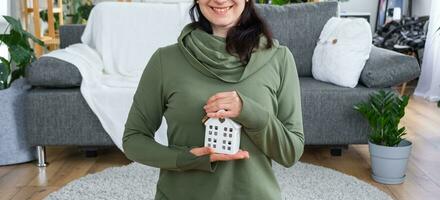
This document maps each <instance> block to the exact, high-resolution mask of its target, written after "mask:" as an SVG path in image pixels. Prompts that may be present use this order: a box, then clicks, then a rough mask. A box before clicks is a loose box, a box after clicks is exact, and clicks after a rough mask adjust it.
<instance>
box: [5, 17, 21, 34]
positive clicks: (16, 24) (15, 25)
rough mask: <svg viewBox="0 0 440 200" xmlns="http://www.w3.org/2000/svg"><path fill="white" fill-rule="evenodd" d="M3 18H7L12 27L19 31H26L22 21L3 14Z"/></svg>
mask: <svg viewBox="0 0 440 200" xmlns="http://www.w3.org/2000/svg"><path fill="white" fill-rule="evenodd" d="M3 18H5V20H6V21H7V22H8V23H9V24H10V25H11V28H12V29H13V30H15V31H17V32H19V33H22V32H24V30H23V28H22V26H21V23H20V21H18V20H17V19H15V18H13V17H11V16H3Z"/></svg>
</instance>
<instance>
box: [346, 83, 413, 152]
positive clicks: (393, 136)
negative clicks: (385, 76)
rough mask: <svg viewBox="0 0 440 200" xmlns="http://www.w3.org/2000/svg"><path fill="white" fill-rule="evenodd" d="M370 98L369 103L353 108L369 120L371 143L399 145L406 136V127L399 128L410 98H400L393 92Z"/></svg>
mask: <svg viewBox="0 0 440 200" xmlns="http://www.w3.org/2000/svg"><path fill="white" fill-rule="evenodd" d="M369 96H370V98H369V101H367V102H361V103H357V104H355V106H353V108H354V109H355V110H357V111H358V112H360V113H361V114H362V116H363V117H365V118H366V119H367V120H368V123H369V125H370V128H371V133H370V135H369V139H370V141H371V142H373V143H375V144H379V145H387V146H395V145H397V144H399V143H400V141H401V140H402V139H403V138H402V137H403V136H404V135H405V134H406V133H405V127H402V128H399V127H398V126H399V122H400V119H401V118H402V117H403V116H404V115H405V107H406V106H407V105H408V100H409V97H408V96H403V97H399V96H398V95H397V94H396V93H395V92H393V91H386V92H385V91H384V90H379V91H377V92H375V93H372V94H370V95H369Z"/></svg>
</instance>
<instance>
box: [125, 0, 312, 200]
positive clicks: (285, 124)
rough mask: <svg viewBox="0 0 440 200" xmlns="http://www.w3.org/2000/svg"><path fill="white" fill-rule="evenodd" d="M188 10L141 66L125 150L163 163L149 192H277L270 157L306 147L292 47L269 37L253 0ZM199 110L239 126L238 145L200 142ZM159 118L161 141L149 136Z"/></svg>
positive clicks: (193, 199)
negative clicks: (169, 41) (164, 140)
mask: <svg viewBox="0 0 440 200" xmlns="http://www.w3.org/2000/svg"><path fill="white" fill-rule="evenodd" d="M196 12H197V13H196ZM190 14H191V18H192V20H193V23H190V24H188V25H186V26H185V27H184V28H183V30H182V32H181V34H180V36H179V38H178V42H177V43H176V44H173V45H170V46H166V47H162V48H159V49H158V50H157V51H156V52H155V53H154V54H153V55H152V57H151V59H150V61H149V62H148V64H147V67H146V68H145V71H144V73H143V75H142V78H141V80H140V82H139V86H138V88H137V91H136V93H135V96H134V99H133V105H132V107H131V109H130V113H129V116H128V119H127V122H126V125H125V132H124V137H123V148H124V151H125V154H126V156H127V157H128V158H129V159H131V160H134V161H136V162H139V163H142V164H145V165H149V166H153V167H158V168H160V169H161V170H160V177H159V180H158V183H157V191H156V196H155V199H168V200H176V199H177V200H186V199H188V200H198V199H203V200H207V199H211V200H216V199H222V200H224V199H234V200H236V199H246V200H249V199H261V200H271V199H281V192H280V188H279V185H278V183H277V181H276V179H275V176H274V174H273V171H272V168H271V167H272V163H271V160H274V161H276V162H278V163H280V164H282V165H283V166H285V167H290V166H292V165H293V164H294V163H295V162H297V161H298V159H299V158H300V156H301V155H302V153H303V148H304V134H303V127H302V117H301V102H300V89H299V80H298V75H297V71H296V66H295V63H294V59H293V56H292V53H291V52H290V51H289V49H288V48H287V47H285V46H281V45H279V43H278V41H277V40H275V39H272V38H271V35H270V32H269V31H268V28H267V26H266V25H265V24H264V23H263V21H262V20H261V19H260V17H258V16H257V14H256V12H255V10H254V4H253V2H252V0H251V1H248V0H198V1H196V2H195V4H194V6H193V7H192V8H191V10H190ZM195 14H198V16H199V19H198V21H195V16H194V15H195ZM219 110H224V112H218V111H219ZM205 115H206V116H208V117H213V118H224V117H228V118H231V119H233V120H234V121H236V122H238V123H240V124H241V125H242V133H241V138H240V148H241V150H240V151H239V152H238V153H236V154H234V155H226V154H217V153H214V152H213V150H212V149H211V148H208V147H203V145H204V130H205V127H204V125H203V124H202V123H201V119H202V118H203V117H204V116H205ZM162 116H165V118H166V119H167V124H168V130H167V131H168V132H167V134H168V143H169V145H168V146H163V145H161V144H159V143H157V142H155V140H154V133H155V131H156V130H157V129H158V128H159V126H160V124H161V120H162Z"/></svg>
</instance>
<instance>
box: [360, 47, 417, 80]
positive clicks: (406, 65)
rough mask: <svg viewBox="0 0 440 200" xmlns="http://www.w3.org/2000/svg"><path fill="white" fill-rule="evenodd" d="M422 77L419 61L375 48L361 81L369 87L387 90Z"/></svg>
mask: <svg viewBox="0 0 440 200" xmlns="http://www.w3.org/2000/svg"><path fill="white" fill-rule="evenodd" d="M419 75H420V66H419V64H418V62H417V59H416V58H414V57H412V56H408V55H404V54H401V53H397V52H394V51H391V50H387V49H383V48H379V47H375V46H373V47H372V48H371V53H370V58H369V59H368V60H367V62H366V63H365V67H364V69H363V70H362V73H361V77H360V81H361V82H362V83H363V84H364V85H366V86H367V87H370V88H372V87H374V88H385V87H391V86H395V85H399V84H401V83H404V82H407V81H410V80H413V79H415V78H417V77H418V76H419Z"/></svg>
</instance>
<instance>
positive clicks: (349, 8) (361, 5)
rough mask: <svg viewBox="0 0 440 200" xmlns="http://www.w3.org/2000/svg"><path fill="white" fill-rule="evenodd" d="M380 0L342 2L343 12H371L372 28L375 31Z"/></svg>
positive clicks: (341, 8)
mask: <svg viewBox="0 0 440 200" xmlns="http://www.w3.org/2000/svg"><path fill="white" fill-rule="evenodd" d="M378 3H379V0H349V1H346V2H341V3H340V4H339V5H340V11H341V12H368V13H370V24H371V30H372V31H374V27H375V26H376V14H377V13H376V12H377V4H378Z"/></svg>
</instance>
